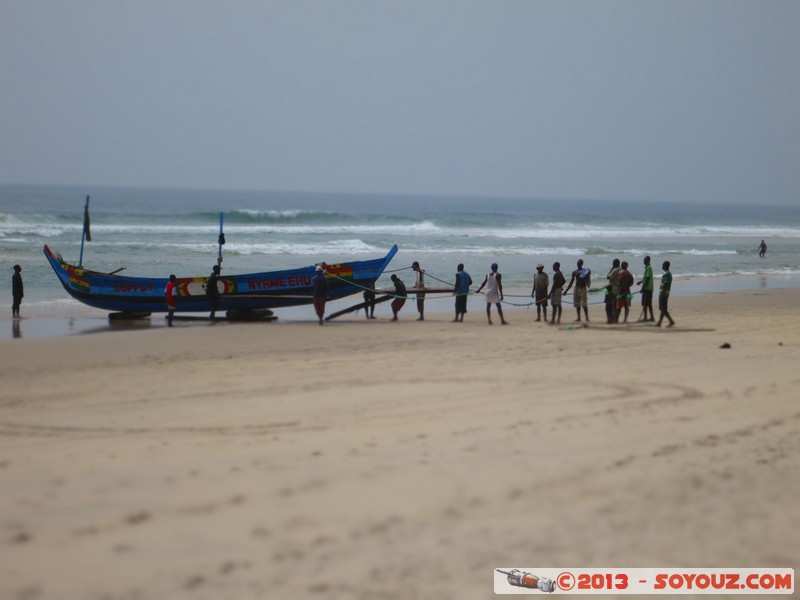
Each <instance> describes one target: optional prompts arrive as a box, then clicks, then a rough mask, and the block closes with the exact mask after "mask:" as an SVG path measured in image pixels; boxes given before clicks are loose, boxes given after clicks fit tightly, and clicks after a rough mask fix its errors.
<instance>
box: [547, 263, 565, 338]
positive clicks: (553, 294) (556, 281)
mask: <svg viewBox="0 0 800 600" xmlns="http://www.w3.org/2000/svg"><path fill="white" fill-rule="evenodd" d="M565 283H567V280H566V278H565V277H564V274H563V273H562V272H561V263H560V262H555V263H553V289H552V290H551V291H550V304H552V305H553V316H552V317H550V324H551V325H553V324H559V325H560V324H561V293H562V292H561V288H563V287H564V284H565Z"/></svg>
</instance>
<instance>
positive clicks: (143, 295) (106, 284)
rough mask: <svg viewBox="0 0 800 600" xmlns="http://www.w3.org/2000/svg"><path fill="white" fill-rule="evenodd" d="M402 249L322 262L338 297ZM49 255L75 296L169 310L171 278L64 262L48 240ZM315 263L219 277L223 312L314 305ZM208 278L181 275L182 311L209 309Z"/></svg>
mask: <svg viewBox="0 0 800 600" xmlns="http://www.w3.org/2000/svg"><path fill="white" fill-rule="evenodd" d="M396 252H397V246H393V247H392V249H391V250H390V251H389V252H388V254H387V255H386V256H384V257H383V258H377V259H373V260H364V261H351V262H344V263H337V264H326V263H322V266H323V268H324V269H325V271H326V277H327V279H328V287H329V289H330V294H329V298H330V299H331V300H336V299H338V298H344V297H347V296H351V295H353V294H356V293H359V292H361V291H362V290H363V289H364V288H365V287H374V285H375V282H376V281H377V279H378V278H379V277H380V276H381V274H382V273H383V271H384V269H386V266H387V265H388V264H389V262H390V261H391V260H392V258H393V257H394V255H395V253H396ZM44 255H45V257H46V258H47V260H48V262H49V263H50V266H52V267H53V271H55V273H56V276H57V277H58V280H59V281H60V282H61V285H62V286H63V287H64V289H65V290H66V291H67V293H68V294H69V295H70V296H72V297H73V298H75V299H76V300H78V301H80V302H82V303H84V304H87V305H88V306H92V307H94V308H99V309H101V310H107V311H112V312H131V313H133V312H136V313H141V312H151V313H153V312H167V310H168V309H167V305H166V300H165V295H164V289H165V287H166V285H167V281H168V278H166V277H162V278H158V277H156V278H150V277H127V276H120V275H111V274H106V273H98V272H96V271H91V270H89V269H84V268H82V267H76V266H75V265H70V264H69V263H67V262H65V261H64V260H63V259H62V258H61V256H59V255H58V254H56V253H55V252H53V251H52V250H51V249H50V248H49V246H47V245H45V247H44ZM314 274H315V267H314V266H309V267H302V268H299V269H288V270H284V271H267V272H263V273H249V274H241V275H228V276H220V278H219V284H218V289H219V291H220V302H219V306H218V307H217V310H218V311H228V310H240V311H256V310H263V309H275V308H284V307H288V306H299V305H303V304H311V303H312V302H313V297H312V284H311V280H312V278H313V277H314ZM207 281H208V277H179V278H178V307H177V311H178V312H208V311H210V310H211V306H210V304H209V302H208V298H207V296H206V291H205V284H206V282H207Z"/></svg>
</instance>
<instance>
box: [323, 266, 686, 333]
mask: <svg viewBox="0 0 800 600" xmlns="http://www.w3.org/2000/svg"><path fill="white" fill-rule="evenodd" d="M650 262H651V259H650V257H649V256H645V257H644V274H643V276H642V278H641V279H640V280H639V281H638V282H637V283H635V285H638V286H640V289H639V290H638V291H637V292H636V293H641V295H642V313H641V315H640V317H639V319H638V321H639V322H655V323H656V326H658V327H661V324H662V322H663V320H664V319H667V321H668V322H669V325H668V327H672V326H673V325H674V324H675V321H674V319H673V318H672V316H671V315H670V313H669V295H670V292H671V290H672V273H671V272H670V270H669V269H670V262H669V261H664V263H663V265H662V268H663V271H664V273H663V275H662V277H661V286H660V289H659V295H658V307H659V318H658V321H657V322H656V319H655V313H654V311H653V294H654V290H655V278H654V276H653V267H652V265H651V264H650ZM412 269H413V270H414V272H415V273H416V281H415V283H414V290H413V291H414V292H415V293H416V295H417V311H418V312H419V318H418V319H417V320H419V321H422V320H424V318H425V317H424V306H425V293H424V292H423V291H421V290H423V289H424V288H425V271H424V270H423V269H422V268H421V267H420V265H419V262H417V261H415V262H414V263H413V265H412ZM544 269H545V266H544V265H543V264H542V263H539V264H537V265H536V273H535V274H534V276H533V290H532V291H531V297H532V298H533V301H534V304H535V305H536V320H537V321H542V320H544V321H545V322H547V307H548V304H549V305H550V306H551V307H552V309H553V310H552V316H551V318H550V324H560V323H561V315H562V297H563V296H564V295H566V294H568V293H569V291H570V290H573V305H574V307H575V311H576V313H577V319H576V321H581V320H582V316H581V315H583V319H585V320H586V321H587V322H588V321H589V290H590V288H591V285H592V271H591V269H589V268H588V267H584V262H583V259H579V260H578V262H577V268H576V269H575V270H574V271H572V273H571V277H570V280H569V283H567V279H566V277H565V276H564V274H563V273H562V272H561V263H559V262H556V263H553V280H552V285H551V282H550V277H549V275H548V274H547V273H545V271H544ZM391 279H392V283H393V284H394V291H395V293H394V296H395V298H394V300H393V301H392V321H396V320H397V313H398V312H399V311H400V309H401V308H402V307H403V305H404V304H405V302H406V299H407V294H408V291H407V288H406V285H405V284H404V283H403V281H402V280H401V279H400V278H399V277H398V276H397V275H396V274H392V277H391ZM606 280H607V282H606V285H605V286H603V287H604V290H603V291H604V292H605V310H606V321H607V322H608V323H619V322H620V317H622V322H623V323H627V322H628V317H629V314H630V308H631V302H632V300H633V293H634V292H633V289H632V288H633V286H634V277H633V275H632V274H631V272H630V271H629V270H628V262H627V261H620V260H619V259H618V258H615V259H614V260H613V262H612V265H611V269H610V270H609V272H608V275H606ZM471 285H472V277H470V275H469V273H467V272H466V271H465V270H464V265H463V264H459V265H458V267H457V271H456V278H455V283H454V289H453V294H454V295H455V297H456V303H455V313H456V314H455V319H453V322H463V320H464V315H465V314H466V312H467V296H468V295H469V293H470V291H469V288H470V286H471ZM564 285H566V286H567V288H566V289H564ZM484 288H486V291H485V292H484V298H485V300H486V318H487V320H488V322H489V324H490V325H492V324H493V321H492V305H494V306H495V307H496V311H497V315H498V316H499V317H500V323H501V324H502V325H507V324H508V321H506V319H505V316H504V315H503V306H502V303H503V301H504V295H503V280H502V275H501V274H500V272H499V270H498V265H497V263H492V265H491V268H490V271H489V272H488V273H487V274H486V277H484V279H483V282H482V283H481V284H480V286H479V287H478V289H477V290H476V292H475V293H477V294H480V293H481V292H482V291H483V289H484ZM364 307H365V309H366V316H367V318H368V319H374V318H375V290H374V289H368V290H366V291H365V292H364ZM317 314H318V315H319V316H320V322H321V320H322V316H321V314H320V313H319V312H318V313H317Z"/></svg>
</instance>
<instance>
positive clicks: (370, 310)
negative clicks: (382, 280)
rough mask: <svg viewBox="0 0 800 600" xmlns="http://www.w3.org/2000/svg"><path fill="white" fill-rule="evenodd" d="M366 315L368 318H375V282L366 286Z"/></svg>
mask: <svg viewBox="0 0 800 600" xmlns="http://www.w3.org/2000/svg"><path fill="white" fill-rule="evenodd" d="M364 315H365V316H366V317H367V318H368V319H374V318H375V284H374V283H372V284H370V285H368V286H367V287H365V288H364Z"/></svg>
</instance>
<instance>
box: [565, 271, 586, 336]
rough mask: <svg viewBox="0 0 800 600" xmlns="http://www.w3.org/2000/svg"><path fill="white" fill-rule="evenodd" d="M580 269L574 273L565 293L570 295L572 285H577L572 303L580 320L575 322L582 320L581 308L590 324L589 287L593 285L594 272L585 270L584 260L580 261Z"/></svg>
mask: <svg viewBox="0 0 800 600" xmlns="http://www.w3.org/2000/svg"><path fill="white" fill-rule="evenodd" d="M577 266H578V268H577V269H575V270H574V271H573V272H572V278H571V279H570V280H569V285H568V286H567V289H566V290H564V293H565V294H567V293H569V290H570V289H571V288H572V284H573V283H574V284H575V291H574V292H573V296H572V303H573V304H574V305H575V310H576V311H577V313H578V318H577V319H575V321H580V320H581V308H583V312H584V314H585V315H586V322H587V323H588V322H589V286H591V285H592V270H591V269H590V268H588V267H586V268H585V269H584V268H583V259H582V258H579V259H578V265H577Z"/></svg>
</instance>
